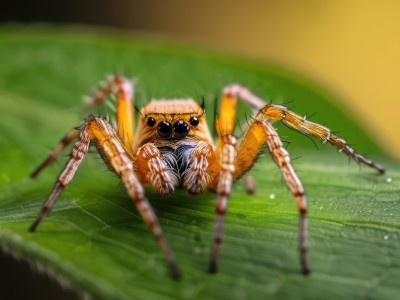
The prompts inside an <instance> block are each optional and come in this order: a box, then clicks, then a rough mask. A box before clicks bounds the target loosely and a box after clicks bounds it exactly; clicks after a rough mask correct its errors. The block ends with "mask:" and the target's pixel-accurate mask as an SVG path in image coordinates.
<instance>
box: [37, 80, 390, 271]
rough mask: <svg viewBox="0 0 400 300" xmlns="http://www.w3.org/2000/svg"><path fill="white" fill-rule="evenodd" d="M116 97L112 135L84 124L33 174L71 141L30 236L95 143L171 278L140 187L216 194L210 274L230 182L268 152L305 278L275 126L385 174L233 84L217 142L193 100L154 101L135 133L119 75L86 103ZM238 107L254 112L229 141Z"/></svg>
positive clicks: (102, 125) (301, 196)
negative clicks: (157, 247)
mask: <svg viewBox="0 0 400 300" xmlns="http://www.w3.org/2000/svg"><path fill="white" fill-rule="evenodd" d="M110 95H115V96H116V99H117V102H116V129H114V128H113V126H112V125H111V124H110V123H109V122H108V121H107V120H106V119H104V118H101V117H93V116H92V117H89V118H88V119H87V120H86V121H85V122H84V123H83V124H82V125H81V126H80V127H79V128H77V129H73V130H71V131H70V132H69V133H68V134H67V135H66V136H65V137H64V138H63V139H62V140H61V142H60V143H59V144H58V146H57V147H56V148H55V149H54V151H53V152H52V153H51V154H50V155H49V156H48V157H47V159H46V160H45V161H44V162H43V163H42V164H41V165H40V166H39V167H38V168H37V169H36V170H35V171H34V172H33V173H32V175H31V176H32V177H36V176H37V175H38V174H39V173H40V172H41V171H42V170H43V169H44V168H45V167H46V166H48V165H49V164H51V163H52V162H53V161H54V160H55V158H56V157H57V155H58V154H59V153H60V152H61V151H62V150H63V149H64V148H65V147H66V146H67V145H68V144H70V143H71V142H73V141H75V144H74V146H73V149H72V152H71V156H70V159H69V160H68V162H67V164H66V166H65V168H64V170H63V171H62V172H61V174H60V175H59V177H58V179H57V181H56V184H55V187H54V189H53V191H52V193H51V194H50V196H49V198H48V200H47V201H46V202H45V204H44V206H43V208H42V210H41V211H40V213H39V214H38V216H37V218H36V220H35V221H34V222H33V224H32V225H31V227H30V230H31V231H35V229H36V228H37V226H38V225H39V224H40V222H41V221H42V220H43V218H44V217H45V215H46V214H47V212H48V211H49V209H50V208H51V207H52V205H53V204H54V202H55V201H56V200H57V198H58V196H59V195H60V193H61V191H62V190H63V189H64V188H65V187H66V186H67V185H68V184H69V183H70V181H71V180H72V178H73V177H74V174H75V172H76V170H77V169H78V167H79V165H80V163H81V162H82V160H83V159H84V157H85V156H86V154H87V153H88V150H89V146H90V145H91V144H93V145H94V146H95V147H96V148H97V151H98V152H99V153H100V155H101V157H102V158H103V160H104V162H105V163H106V164H107V166H108V167H109V168H110V169H111V170H112V171H113V172H114V173H115V174H116V175H117V176H118V177H119V178H120V179H121V181H122V183H123V185H124V186H125V188H126V190H127V192H128V194H129V196H130V198H131V199H132V201H133V202H134V204H135V205H136V208H137V209H138V211H139V212H140V214H141V215H142V217H143V219H144V221H145V222H146V224H147V225H148V226H149V228H150V230H151V231H152V233H153V235H154V236H155V238H156V239H157V241H158V243H159V244H160V246H161V249H162V251H163V252H164V254H165V256H166V259H167V261H168V263H169V265H170V268H171V272H172V276H173V277H175V278H179V277H180V271H179V268H178V265H177V263H176V262H175V258H174V256H173V254H172V251H171V250H170V248H169V246H168V244H167V242H166V240H165V238H164V236H163V233H162V230H161V227H160V224H159V222H158V219H157V216H156V215H155V213H154V211H153V208H152V207H151V205H150V203H149V201H148V199H147V198H146V195H145V191H144V189H143V186H144V185H146V184H150V185H152V186H154V187H155V189H156V190H157V191H158V192H159V193H160V194H162V195H169V194H171V193H172V192H173V191H174V189H176V188H184V189H186V190H187V191H188V192H189V193H190V194H200V193H202V192H204V191H205V190H206V189H208V190H211V191H214V192H216V195H217V204H216V214H217V217H216V225H215V235H214V241H213V246H212V250H211V261H210V266H209V271H210V272H212V273H215V272H216V271H217V266H218V256H219V253H220V247H221V242H222V231H223V229H222V228H223V222H224V216H225V213H226V209H227V204H228V199H229V195H230V193H231V187H232V183H234V182H235V181H237V180H238V179H240V178H241V177H242V176H243V175H245V174H246V173H247V171H249V170H250V169H251V168H252V167H253V165H254V163H255V161H256V159H257V157H258V156H259V154H260V152H261V149H263V146H264V145H266V146H267V148H268V149H269V153H270V154H271V156H272V158H273V160H274V161H275V163H276V164H277V166H278V167H279V169H280V170H281V172H282V175H283V178H284V180H285V181H286V184H287V186H288V187H289V190H290V191H291V193H292V194H293V196H294V197H295V198H296V201H297V205H298V209H299V227H300V228H299V243H300V247H299V248H300V263H301V270H302V273H304V274H308V273H309V272H310V263H309V259H308V255H307V251H308V245H307V234H308V233H307V232H308V231H307V198H306V195H305V192H304V189H303V186H302V184H301V181H300V179H299V178H298V176H297V174H296V172H295V171H294V169H293V167H292V164H291V160H290V157H289V154H288V152H287V151H286V149H285V148H284V147H283V145H282V141H281V139H280V138H279V136H278V134H277V132H276V130H275V129H274V127H273V126H272V125H271V123H272V122H273V121H282V122H283V123H285V124H286V125H287V126H289V127H291V128H293V129H296V130H298V131H300V132H302V133H304V134H307V135H310V136H313V137H315V138H318V139H321V140H322V141H323V142H324V143H327V142H329V143H331V144H333V145H335V146H336V147H337V148H338V149H339V150H340V151H341V152H343V153H345V154H347V155H348V156H349V157H351V158H352V159H354V160H356V161H358V162H360V163H363V164H365V165H368V166H370V167H372V168H374V169H376V170H378V171H379V172H380V173H384V172H385V169H384V167H382V166H381V165H379V164H376V163H374V162H373V161H371V160H368V159H367V158H365V157H364V156H362V155H361V154H359V153H357V152H356V151H354V150H353V149H352V148H351V147H350V146H349V145H348V143H347V142H346V141H345V140H344V139H343V138H341V137H339V136H337V135H335V134H333V133H332V132H331V131H330V130H329V129H328V128H327V127H325V126H322V125H320V124H317V123H313V122H310V121H308V120H306V118H305V117H302V116H300V115H298V114H296V113H294V112H291V111H289V110H288V109H287V108H286V107H285V106H282V105H274V104H267V103H266V102H264V101H263V100H261V99H260V98H258V97H256V96H255V95H254V94H253V93H252V92H251V91H249V90H248V89H246V88H245V87H243V86H240V85H238V84H232V85H229V86H227V87H225V88H224V89H223V93H222V101H221V109H220V114H219V115H218V116H217V118H216V122H215V123H216V124H215V126H216V131H217V133H218V139H217V141H216V143H214V141H213V139H212V137H211V135H210V131H209V129H208V126H207V123H206V118H205V109H204V105H199V104H197V103H196V102H195V101H194V100H193V99H174V100H153V101H151V102H149V103H148V104H147V105H145V106H144V107H143V108H142V109H141V110H139V120H138V124H137V130H136V133H135V132H134V128H135V120H134V119H135V114H134V107H135V106H134V104H133V96H134V88H133V85H132V83H131V82H130V81H129V80H127V79H126V78H124V77H122V76H109V77H108V78H107V81H106V82H105V84H104V86H103V87H102V88H101V89H99V90H98V91H97V93H96V94H95V95H94V96H93V97H91V98H90V99H89V105H90V106H93V105H97V104H99V103H102V102H104V101H106V100H107V99H108V97H109V96H110ZM237 100H242V101H244V102H246V103H247V104H249V105H250V106H251V107H252V108H254V109H256V110H257V113H256V114H255V115H254V116H253V119H252V122H251V124H249V128H248V129H247V131H246V132H245V134H244V136H243V137H241V138H240V139H236V137H235V136H233V134H232V133H233V130H234V125H235V117H236V116H235V115H236V104H237Z"/></svg>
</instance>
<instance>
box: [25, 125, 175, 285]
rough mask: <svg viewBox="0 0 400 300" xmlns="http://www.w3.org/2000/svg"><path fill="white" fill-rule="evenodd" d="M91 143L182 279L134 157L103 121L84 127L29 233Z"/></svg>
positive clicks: (172, 267)
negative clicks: (138, 174)
mask: <svg viewBox="0 0 400 300" xmlns="http://www.w3.org/2000/svg"><path fill="white" fill-rule="evenodd" d="M91 142H92V143H94V144H95V145H96V148H97V150H98V152H99V153H100V155H101V156H102V158H103V160H104V161H105V162H106V164H107V165H108V166H109V168H110V169H111V170H113V171H114V172H115V173H116V174H117V175H118V176H119V177H120V178H121V180H122V182H123V184H124V186H125V188H126V190H127V192H128V194H129V196H130V197H131V199H132V200H133V202H134V204H135V205H136V208H137V209H138V211H139V213H140V214H141V215H142V217H143V219H144V221H145V222H146V224H147V225H148V227H149V228H150V229H151V231H152V233H153V235H154V237H155V238H156V239H157V241H158V243H159V244H160V246H161V249H162V250H163V252H164V254H165V256H166V258H167V261H168V263H169V265H170V268H171V271H172V275H173V277H175V278H179V277H180V271H179V268H178V266H177V264H176V262H175V259H174V256H173V254H172V251H171V250H170V248H169V246H168V244H167V242H166V240H165V238H164V236H163V233H162V230H161V226H160V224H159V222H158V218H157V216H156V215H155V213H154V211H153V208H152V207H151V205H150V203H149V201H148V200H147V198H146V196H145V194H144V189H143V187H142V185H141V184H140V182H139V180H138V178H137V177H136V175H135V172H134V169H133V158H132V156H131V155H130V153H129V151H128V150H127V149H126V148H125V146H124V145H123V143H122V142H121V141H120V139H119V137H118V135H117V134H116V133H115V131H114V129H113V128H112V126H111V125H110V124H109V123H107V122H106V121H105V120H103V119H101V118H92V119H89V120H88V121H86V122H85V123H84V125H83V126H82V128H81V130H80V134H79V140H78V141H77V142H76V143H75V145H74V147H73V150H72V155H71V158H70V160H69V161H68V162H67V165H66V167H65V169H64V170H63V171H62V173H61V174H60V176H59V178H58V179H57V182H56V186H55V188H54V190H53V192H52V193H51V195H50V197H49V198H48V200H47V201H46V203H45V204H44V206H43V208H42V210H41V211H40V213H39V215H38V216H37V218H36V220H35V221H34V222H33V224H32V226H31V227H30V231H35V229H36V228H37V226H38V225H39V224H40V222H41V221H42V220H43V218H44V217H45V215H46V214H47V212H48V211H49V210H50V208H51V206H52V205H53V204H54V202H55V201H56V200H57V197H58V196H59V195H60V193H61V191H62V190H63V189H64V188H65V187H66V186H67V184H68V183H69V182H70V181H71V180H72V178H73V176H74V174H75V172H76V170H77V169H78V166H79V164H80V163H81V162H82V160H83V158H84V157H85V155H86V154H87V153H88V148H89V145H90V143H91Z"/></svg>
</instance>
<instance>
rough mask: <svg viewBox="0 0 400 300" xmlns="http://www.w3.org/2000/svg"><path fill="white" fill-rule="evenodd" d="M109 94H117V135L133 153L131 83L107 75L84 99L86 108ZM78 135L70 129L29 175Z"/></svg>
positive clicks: (77, 132) (46, 163) (44, 164)
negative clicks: (98, 87)
mask: <svg viewBox="0 0 400 300" xmlns="http://www.w3.org/2000/svg"><path fill="white" fill-rule="evenodd" d="M110 94H115V95H116V96H117V125H118V135H119V137H120V139H121V140H122V142H123V144H124V145H125V147H126V148H127V149H128V150H129V151H130V152H131V154H133V139H134V135H133V132H134V113H133V102H132V98H133V86H132V83H131V82H130V81H129V80H127V79H126V78H124V77H122V76H114V75H112V76H109V77H108V78H107V81H105V82H104V83H103V87H102V88H101V89H99V90H98V91H97V92H96V93H95V94H94V95H93V96H92V97H88V98H87V99H86V102H87V106H88V108H90V107H93V106H96V105H99V104H101V103H103V102H104V101H106V100H107V97H108V96H109V95H110ZM78 135H79V130H77V129H72V130H71V131H70V132H68V133H67V134H66V136H65V137H64V138H63V139H62V140H61V141H60V143H59V144H58V145H57V147H56V148H55V149H54V150H53V151H52V152H51V153H50V155H49V156H48V157H47V158H46V159H45V160H44V161H43V162H42V163H41V164H40V165H39V166H38V167H37V168H36V169H35V170H34V171H33V172H32V174H31V175H30V176H31V177H32V178H35V177H37V176H38V175H39V173H40V172H41V171H42V170H43V169H45V168H46V167H47V166H49V165H50V164H51V163H52V162H53V161H54V160H55V159H56V158H57V156H58V155H59V153H60V152H61V151H62V150H63V149H64V148H65V147H67V146H68V145H69V144H70V143H71V142H73V141H74V140H75V139H76V138H77V137H78Z"/></svg>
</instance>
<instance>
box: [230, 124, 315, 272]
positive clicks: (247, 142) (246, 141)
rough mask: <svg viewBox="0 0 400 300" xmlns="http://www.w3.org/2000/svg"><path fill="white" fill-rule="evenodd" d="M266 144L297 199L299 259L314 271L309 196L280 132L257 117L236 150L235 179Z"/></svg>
mask: <svg viewBox="0 0 400 300" xmlns="http://www.w3.org/2000/svg"><path fill="white" fill-rule="evenodd" d="M265 144H267V146H268V148H269V151H270V154H271V156H272V158H273V159H274V161H275V163H276V164H277V165H278V167H279V169H280V170H281V172H282V175H283V178H284V179H285V181H286V184H287V186H288V187H289V189H290V191H291V192H292V194H293V196H294V197H295V198H296V200H297V206H298V208H299V214H300V215H299V227H300V228H299V244H300V262H301V269H302V273H303V274H308V273H310V271H311V268H310V263H309V259H308V254H307V252H308V241H307V240H308V238H307V236H308V229H307V227H308V226H307V198H306V195H305V193H304V189H303V186H302V184H301V181H300V179H299V178H298V176H297V174H296V172H295V171H294V169H293V166H292V164H291V162H290V156H289V153H288V152H287V151H286V149H285V148H283V144H282V141H281V140H280V138H279V136H278V134H277V132H276V131H275V129H274V128H273V127H272V125H271V124H269V123H268V122H266V121H254V123H253V124H252V125H251V126H250V128H249V129H248V131H247V132H246V134H245V136H244V138H243V139H241V140H240V146H239V148H238V152H237V158H236V162H235V173H234V176H235V180H237V179H239V178H240V177H241V176H243V175H244V174H245V173H246V172H247V171H248V170H249V169H250V168H251V167H252V166H253V165H254V162H255V160H256V159H257V157H258V155H259V153H260V149H261V148H262V146H263V145H265Z"/></svg>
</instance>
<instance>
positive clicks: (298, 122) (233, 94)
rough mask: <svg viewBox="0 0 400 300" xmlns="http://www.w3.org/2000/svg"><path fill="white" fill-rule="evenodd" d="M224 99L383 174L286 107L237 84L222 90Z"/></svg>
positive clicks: (339, 140) (344, 143)
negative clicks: (240, 102) (245, 107)
mask: <svg viewBox="0 0 400 300" xmlns="http://www.w3.org/2000/svg"><path fill="white" fill-rule="evenodd" d="M224 97H230V98H233V99H236V98H239V99H241V100H243V101H245V102H246V103H248V104H249V105H251V106H252V107H254V108H255V109H257V110H259V111H258V113H257V115H256V117H255V118H256V119H260V118H261V117H264V118H266V119H268V120H273V121H282V122H283V123H285V124H286V125H287V126H289V127H291V128H293V129H296V130H298V131H300V132H302V133H304V134H307V135H310V136H313V137H315V138H318V139H320V140H322V141H323V142H324V143H327V142H330V143H331V144H333V145H335V146H336V147H337V148H338V149H339V151H340V152H344V153H346V154H347V155H348V156H349V157H351V158H352V159H354V160H356V161H358V162H360V163H363V164H365V165H367V166H369V167H371V168H374V169H376V170H377V171H378V172H379V173H381V174H383V173H384V172H385V168H384V167H383V166H381V165H379V164H377V163H375V162H373V161H371V160H369V159H367V158H366V157H364V156H363V155H361V154H359V153H357V152H356V151H355V150H354V149H353V148H351V147H350V146H349V144H348V143H347V141H346V140H344V139H343V138H341V137H339V136H337V135H335V134H333V133H331V131H330V129H329V128H327V127H325V126H323V125H320V124H317V123H314V122H310V121H307V120H306V117H305V116H304V117H303V116H300V115H298V114H296V113H294V112H292V111H290V110H288V109H287V107H285V106H283V105H274V104H267V103H265V102H264V101H263V100H261V99H260V98H258V97H256V96H255V95H254V94H253V93H251V92H250V91H249V90H248V89H246V88H244V87H242V86H240V85H237V84H234V85H230V86H228V87H226V88H225V89H224Z"/></svg>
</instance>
